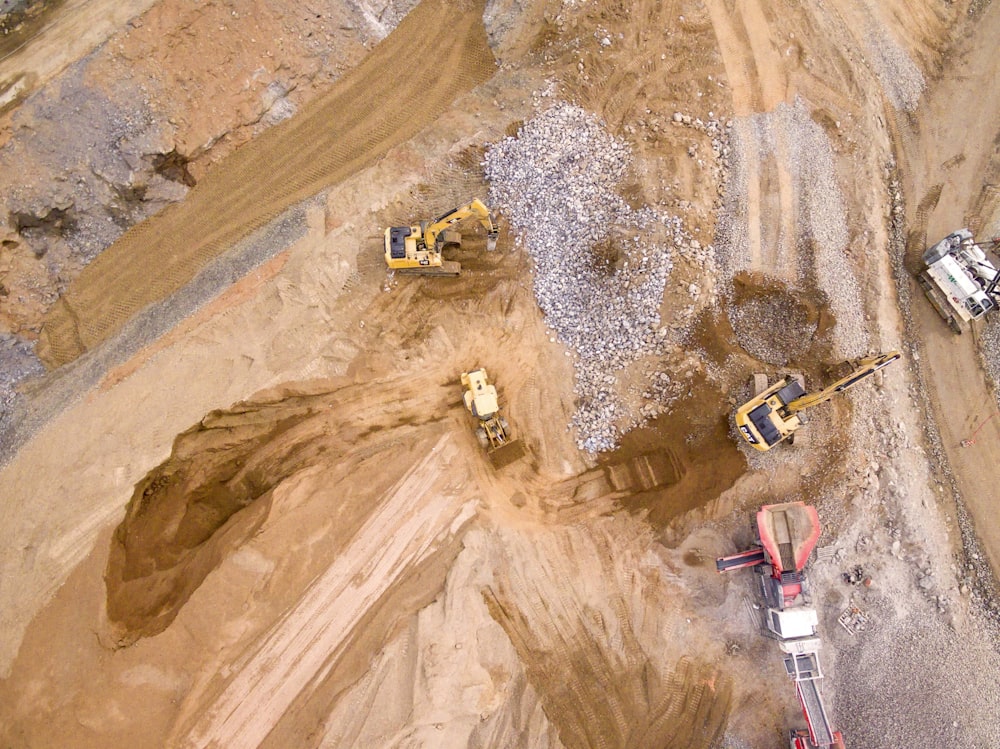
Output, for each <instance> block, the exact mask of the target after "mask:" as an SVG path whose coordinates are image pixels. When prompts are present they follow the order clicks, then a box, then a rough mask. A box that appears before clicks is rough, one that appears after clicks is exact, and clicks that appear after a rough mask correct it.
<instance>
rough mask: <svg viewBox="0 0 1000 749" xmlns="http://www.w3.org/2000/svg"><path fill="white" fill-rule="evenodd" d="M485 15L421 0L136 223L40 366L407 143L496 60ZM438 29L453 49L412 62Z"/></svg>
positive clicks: (73, 303)
mask: <svg viewBox="0 0 1000 749" xmlns="http://www.w3.org/2000/svg"><path fill="white" fill-rule="evenodd" d="M481 14H482V8H481V7H480V6H478V5H476V6H469V7H467V8H466V9H465V10H464V12H463V13H462V14H460V15H458V16H456V14H455V9H454V8H452V7H450V6H448V5H447V4H445V3H435V2H425V3H421V4H420V6H419V8H418V9H417V10H416V11H415V12H414V13H412V14H411V15H410V16H408V17H407V18H406V20H405V21H404V22H403V23H402V24H401V25H400V26H399V27H398V28H397V29H396V30H395V32H394V33H393V34H391V35H390V36H389V37H388V38H387V39H386V40H385V41H384V42H383V43H382V44H380V45H379V46H378V48H377V51H376V52H375V53H374V54H373V55H371V56H369V57H368V58H367V59H366V60H365V61H364V62H363V63H362V64H361V65H360V66H359V67H357V68H356V69H355V70H353V71H352V72H351V73H350V74H349V75H347V76H345V77H344V78H343V79H341V80H340V81H338V82H337V84H336V85H335V86H334V87H333V88H332V89H331V91H330V92H329V93H327V94H326V95H324V96H322V97H320V98H319V99H317V100H316V101H314V102H312V103H311V104H310V105H309V106H308V107H307V108H306V110H304V111H303V112H301V113H300V114H299V116H297V117H296V118H294V119H293V120H290V121H288V122H285V123H282V124H280V125H277V126H275V127H273V128H271V129H269V130H267V131H266V132H265V133H264V134H263V135H262V136H261V137H260V138H258V139H257V140H256V141H255V142H254V143H253V144H251V145H249V146H247V147H245V148H243V149H240V151H239V152H238V153H236V154H234V155H233V157H232V158H230V159H228V160H227V161H226V162H225V164H224V165H221V166H219V167H217V168H216V169H214V170H212V171H211V172H210V173H209V175H207V176H206V178H205V179H204V180H202V181H201V182H200V183H199V184H198V185H197V186H195V187H194V188H193V191H194V192H195V196H194V197H193V198H192V199H191V200H185V201H184V202H181V203H176V204H174V205H171V206H168V207H167V208H166V209H165V210H163V211H162V212H160V213H159V214H157V215H156V216H155V217H153V218H152V219H150V220H148V221H146V222H143V223H141V224H139V225H138V226H136V227H133V228H132V229H131V230H130V231H129V232H127V233H126V234H125V235H124V236H123V237H122V238H121V239H119V240H118V241H117V242H115V244H113V245H112V246H111V247H109V248H108V249H107V250H106V251H105V252H104V253H102V254H101V256H100V257H99V258H98V259H97V260H96V261H94V262H93V263H91V264H90V265H88V266H87V268H86V269H85V270H84V271H83V272H82V273H81V274H80V276H79V277H78V278H77V279H76V280H75V281H74V282H73V284H72V285H71V288H69V289H67V291H66V293H64V294H63V295H62V297H61V298H60V300H59V302H58V303H57V304H56V305H55V307H54V308H53V309H52V310H51V311H50V312H49V313H48V315H47V316H46V322H45V325H44V327H43V330H42V334H41V336H40V340H39V347H38V353H39V356H40V357H41V359H42V360H43V361H44V362H45V363H46V364H47V365H48V366H49V367H58V366H60V365H63V364H66V363H68V362H70V361H72V360H74V359H75V358H76V357H78V356H79V355H80V354H82V353H83V352H84V351H87V350H89V349H91V348H93V347H94V346H96V345H98V344H100V343H101V342H103V341H104V340H106V339H107V338H108V337H109V336H112V335H114V334H115V333H117V332H119V331H120V330H121V329H122V327H123V326H124V325H125V324H126V323H127V322H128V320H129V319H130V318H131V317H132V316H133V315H135V314H136V313H137V312H139V311H140V310H142V309H143V308H145V307H146V306H148V305H150V304H152V303H155V302H158V301H160V300H162V299H164V298H166V297H168V296H169V295H171V294H174V293H176V292H177V291H179V290H180V289H181V287H182V286H184V284H186V283H187V282H189V281H191V279H192V278H194V276H195V275H196V274H197V273H198V272H199V271H200V270H202V269H203V268H204V267H205V266H206V265H207V264H209V263H210V262H211V261H212V260H213V259H214V258H216V257H217V256H218V255H220V254H221V253H222V252H224V251H225V250H227V249H228V248H229V247H231V246H232V245H233V244H234V243H235V242H237V241H238V240H240V239H242V238H243V237H245V236H247V235H248V234H250V233H251V232H253V231H254V230H255V229H259V228H260V227H261V226H263V225H264V224H266V223H267V222H269V221H270V220H271V219H273V218H275V217H276V216H277V215H279V214H280V213H281V212H282V211H284V210H285V209H286V208H288V207H289V206H291V205H294V204H295V203H297V202H299V201H302V200H305V199H306V198H308V197H311V196H312V195H315V194H316V193H317V192H318V191H320V190H322V189H324V188H327V187H329V186H330V185H333V184H336V183H337V182H340V181H343V180H344V179H345V178H347V177H348V176H350V175H352V174H354V173H356V172H358V171H359V170H361V169H363V168H364V167H366V166H368V165H369V164H371V163H373V161H375V160H376V159H378V158H380V157H382V156H384V155H385V153H386V152H387V151H388V150H389V149H390V148H392V147H393V146H395V145H397V144H399V143H402V142H404V141H406V140H408V139H409V138H412V137H413V136H414V135H415V134H416V133H418V132H419V131H420V130H421V129H423V128H424V127H426V126H427V125H428V124H429V123H430V122H432V121H433V120H434V119H435V118H437V117H438V116H439V115H440V114H441V112H442V111H443V110H444V109H446V108H447V107H448V106H449V105H450V103H451V102H452V100H454V99H455V97H456V96H458V95H459V94H461V93H464V92H466V91H468V90H469V89H471V88H472V87H473V86H475V85H477V84H479V83H481V82H482V81H484V80H486V79H487V78H488V77H489V76H490V75H491V74H492V72H493V69H494V62H493V56H492V54H491V53H490V51H489V48H488V47H487V45H486V38H485V34H484V33H483V28H482V23H481V22H480V20H479V18H480V16H481ZM445 23H447V25H448V27H449V29H450V33H449V41H450V44H449V45H447V46H446V47H440V48H438V53H439V54H438V55H435V56H433V57H432V56H426V55H416V56H415V55H413V54H412V51H413V50H414V49H418V48H420V47H421V46H422V43H423V37H424V33H425V32H424V30H425V29H427V28H438V27H441V26H443V25H445ZM442 53H443V54H444V55H445V57H444V59H442V57H441V56H440V55H441V54H442Z"/></svg>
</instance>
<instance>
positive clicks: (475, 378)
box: [462, 367, 524, 467]
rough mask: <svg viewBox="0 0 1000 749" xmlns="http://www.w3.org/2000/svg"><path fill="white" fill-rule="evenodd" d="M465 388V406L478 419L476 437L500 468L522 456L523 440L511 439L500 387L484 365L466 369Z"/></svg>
mask: <svg viewBox="0 0 1000 749" xmlns="http://www.w3.org/2000/svg"><path fill="white" fill-rule="evenodd" d="M462 387H463V388H464V389H465V392H464V395H463V397H462V399H463V401H464V402H465V407H466V408H467V409H468V411H469V413H471V414H472V415H473V416H475V417H476V419H478V423H477V425H476V439H478V440H479V445H480V446H481V447H482V448H483V449H484V450H486V452H487V453H488V454H489V456H490V460H491V461H492V462H493V465H495V466H497V467H500V466H503V465H507V464H508V463H512V462H513V461H515V460H517V459H518V458H520V457H521V456H522V455H523V454H524V447H523V445H522V444H521V443H520V441H518V440H513V439H511V434H510V425H509V424H508V423H507V420H506V419H505V418H504V417H503V415H502V414H501V413H500V403H499V400H498V398H497V389H496V388H495V387H494V386H493V385H492V384H490V380H489V376H488V375H487V374H486V370H485V369H483V368H481V367H480V368H479V369H473V370H472V371H470V372H462Z"/></svg>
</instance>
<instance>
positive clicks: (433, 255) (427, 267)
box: [385, 198, 500, 276]
mask: <svg viewBox="0 0 1000 749" xmlns="http://www.w3.org/2000/svg"><path fill="white" fill-rule="evenodd" d="M473 217H475V218H476V219H477V220H478V221H479V223H480V224H482V225H483V228H484V229H486V250H487V252H492V251H493V250H495V249H496V246H497V237H498V236H499V234H500V231H499V229H498V228H497V222H496V219H495V218H494V217H493V214H492V213H491V212H490V209H489V208H487V207H486V204H485V203H483V201H481V200H480V199H479V198H475V199H474V200H473V201H472V202H471V203H466V204H465V205H463V206H459V207H458V208H454V209H452V210H450V211H448V212H447V213H445V214H442V215H441V216H438V217H437V218H436V219H434V220H433V221H421V222H420V223H419V224H414V225H412V226H390V227H389V228H388V229H386V230H385V263H386V265H387V266H389V269H390V270H394V271H396V272H399V273H404V274H408V275H419V276H457V275H458V274H459V273H460V272H461V270H462V266H461V265H460V264H459V263H457V262H455V261H452V260H445V259H444V258H443V257H442V255H441V253H442V251H443V250H444V249H445V247H447V246H453V247H455V246H458V245H460V244H461V243H462V235H461V234H460V233H459V232H457V231H454V230H453V229H452V226H454V225H455V224H457V223H459V222H460V221H464V220H465V219H467V218H473Z"/></svg>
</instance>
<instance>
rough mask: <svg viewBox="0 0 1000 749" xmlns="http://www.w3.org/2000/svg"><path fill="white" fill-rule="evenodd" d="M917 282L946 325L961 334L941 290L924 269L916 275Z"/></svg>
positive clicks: (959, 326)
mask: <svg viewBox="0 0 1000 749" xmlns="http://www.w3.org/2000/svg"><path fill="white" fill-rule="evenodd" d="M917 282H918V283H919V284H920V288H922V289H923V290H924V295H925V296H926V297H927V299H928V300H930V303H931V304H932V305H934V309H936V310H937V311H938V314H939V315H941V317H942V318H944V321H945V322H946V323H948V327H949V328H951V329H952V330H953V331H954V332H955V333H958V335H962V326H961V325H959V323H958V320H956V319H955V316H954V315H953V314H951V312H950V311H949V310H948V303H947V302H946V301H945V300H944V299H943V298H942V297H941V292H940V291H938V288H937V287H936V286H935V285H934V284H933V282H932V281H931V280H930V278H928V277H927V273H926V271H925V272H923V273H920V274H919V275H917Z"/></svg>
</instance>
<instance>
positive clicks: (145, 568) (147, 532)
mask: <svg viewBox="0 0 1000 749" xmlns="http://www.w3.org/2000/svg"><path fill="white" fill-rule="evenodd" d="M332 398H333V395H332V394H330V393H326V394H320V395H305V396H290V397H286V398H282V399H280V400H277V401H273V402H267V403H258V404H244V405H241V406H237V407H234V408H233V409H231V410H226V411H213V412H212V413H210V414H209V415H208V416H206V417H205V418H204V419H202V421H201V422H200V423H199V424H197V425H196V426H194V427H192V428H191V429H189V430H187V431H186V432H184V433H182V434H181V435H179V436H178V437H177V438H176V440H175V441H174V447H173V452H172V454H171V456H170V457H169V458H168V459H167V460H166V461H165V462H164V463H162V464H161V465H159V466H157V467H156V468H154V469H153V470H152V471H150V472H149V474H147V475H146V477H145V478H143V480H142V481H140V482H139V483H138V484H137V485H136V487H135V491H134V492H133V495H132V499H131V500H130V502H129V504H128V507H127V509H126V513H125V519H124V520H123V521H122V523H121V524H120V525H119V526H118V528H117V529H116V530H115V532H114V535H113V537H112V542H111V551H110V556H109V560H108V567H107V572H106V575H105V582H106V585H107V608H108V618H109V620H110V622H111V624H112V627H113V628H114V630H115V636H116V638H117V640H118V642H119V643H120V644H127V643H129V642H132V641H134V640H136V639H137V638H139V637H145V636H151V635H155V634H157V633H159V632H162V631H163V630H164V629H166V628H167V627H168V626H169V625H170V623H171V622H172V621H173V619H174V617H176V615H177V613H178V612H179V611H180V609H181V607H182V606H183V605H184V604H185V602H186V601H187V600H188V599H189V598H190V596H191V595H192V593H193V592H194V591H195V590H197V588H198V586H199V585H201V583H202V581H203V580H204V579H205V577H206V576H207V575H208V574H209V573H210V572H211V571H212V570H213V569H214V568H215V567H216V566H217V565H218V564H219V563H220V562H221V561H222V560H223V559H224V558H225V557H226V555H227V554H229V553H230V552H232V551H233V550H235V549H236V548H238V547H239V546H240V545H241V544H243V543H244V542H245V541H246V540H247V539H248V538H250V537H251V536H253V534H254V533H255V532H256V531H257V529H258V528H260V526H261V524H262V523H263V522H264V520H265V519H266V518H267V516H268V512H269V510H270V505H271V500H272V497H273V492H274V490H275V488H277V487H278V486H279V485H280V484H281V483H282V482H283V481H285V480H286V479H287V478H289V477H290V476H292V475H294V474H295V473H296V472H298V471H300V470H302V469H304V468H306V467H308V466H311V465H315V464H316V463H317V462H319V461H320V460H323V459H324V454H327V453H330V452H331V451H336V450H338V449H343V447H344V443H343V442H342V441H341V438H338V437H334V436H333V435H332V434H330V433H329V432H330V430H328V429H327V428H326V425H327V424H328V421H329V418H330V417H329V408H330V406H329V404H330V402H331V399H332Z"/></svg>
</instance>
